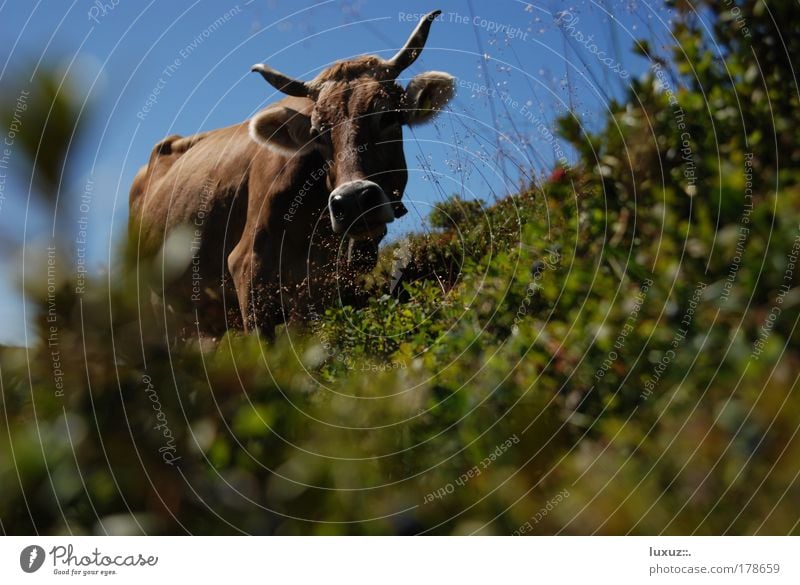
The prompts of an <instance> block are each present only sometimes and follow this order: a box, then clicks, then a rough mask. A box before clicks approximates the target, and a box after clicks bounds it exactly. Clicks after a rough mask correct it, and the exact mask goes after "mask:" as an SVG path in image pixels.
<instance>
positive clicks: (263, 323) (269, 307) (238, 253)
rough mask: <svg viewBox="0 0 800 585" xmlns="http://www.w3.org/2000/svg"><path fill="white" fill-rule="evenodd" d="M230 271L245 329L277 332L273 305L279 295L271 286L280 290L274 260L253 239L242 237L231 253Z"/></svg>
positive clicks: (271, 335)
mask: <svg viewBox="0 0 800 585" xmlns="http://www.w3.org/2000/svg"><path fill="white" fill-rule="evenodd" d="M228 270H229V271H230V273H231V278H232V280H233V285H234V287H235V289H236V296H237V298H238V299H239V308H240V310H241V312H242V325H243V327H244V330H245V331H246V332H251V331H254V330H256V329H258V330H260V331H261V332H262V333H263V334H264V335H265V336H266V337H267V338H269V339H271V338H273V337H274V335H275V325H277V319H276V318H275V310H274V308H275V307H274V304H275V302H274V301H275V299H274V297H275V296H276V295H275V294H273V293H277V290H276V291H271V290H270V288H269V287H270V286H274V287H275V288H276V289H277V284H276V282H275V275H274V274H273V271H272V262H270V261H269V259H268V258H265V257H264V255H263V254H262V253H260V252H259V251H258V250H257V249H254V247H253V242H252V239H250V238H242V239H241V240H240V241H239V243H238V244H237V245H236V247H235V248H234V249H233V251H232V252H231V253H230V254H229V255H228Z"/></svg>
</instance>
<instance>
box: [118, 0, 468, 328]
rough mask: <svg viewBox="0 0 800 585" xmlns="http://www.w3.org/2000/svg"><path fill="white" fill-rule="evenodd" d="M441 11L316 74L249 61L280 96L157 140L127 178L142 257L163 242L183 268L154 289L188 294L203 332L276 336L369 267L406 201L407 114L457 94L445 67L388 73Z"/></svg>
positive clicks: (418, 47) (411, 120)
mask: <svg viewBox="0 0 800 585" xmlns="http://www.w3.org/2000/svg"><path fill="white" fill-rule="evenodd" d="M440 13H441V11H438V10H437V11H434V12H431V13H430V14H428V15H427V16H425V17H423V18H422V19H420V21H419V23H418V24H417V26H416V28H415V29H414V31H413V32H412V34H411V36H410V37H409V38H408V40H407V41H406V43H405V45H404V46H403V47H402V48H401V49H400V50H399V51H398V52H397V54H395V55H394V56H393V57H392V58H391V59H388V60H386V59H383V58H380V57H377V56H360V57H356V58H352V59H348V60H344V61H338V62H336V63H334V64H333V65H331V66H329V67H327V68H326V69H324V70H323V71H322V72H321V73H320V74H319V75H317V76H316V77H315V78H314V79H312V80H311V81H300V80H297V79H293V78H290V77H288V76H286V75H284V74H282V73H280V72H278V71H276V70H275V69H272V68H271V67H269V66H268V65H265V64H258V65H254V66H253V67H252V71H254V72H257V73H259V74H260V75H261V76H262V77H263V78H264V79H265V80H266V81H267V83H269V84H270V85H271V86H273V87H274V88H275V89H277V90H279V91H280V92H282V93H283V94H286V97H284V98H283V99H281V100H280V101H278V102H276V103H273V104H272V105H269V106H267V107H266V108H265V109H263V110H261V111H259V112H258V113H257V114H256V115H254V116H253V117H252V118H251V119H249V120H247V121H245V122H242V123H240V124H236V125H234V126H230V127H227V128H222V129H217V130H212V131H209V132H203V133H200V134H195V135H193V136H187V137H181V136H177V135H175V136H169V137H167V138H165V139H163V140H161V141H160V142H159V143H158V144H156V146H155V147H154V148H153V150H152V153H151V155H150V159H149V162H148V163H147V165H146V166H144V167H142V168H141V169H140V170H139V172H138V173H137V175H136V177H135V179H134V181H133V184H132V186H131V191H130V224H129V233H130V235H131V238H130V239H131V243H132V245H133V247H134V249H135V252H136V254H137V258H143V257H148V256H151V257H152V256H155V257H158V256H157V254H158V253H159V252H160V253H162V254H163V256H162V257H161V258H162V263H164V264H165V265H166V264H169V262H168V259H165V258H166V255H167V254H172V255H173V256H175V249H176V247H177V248H178V249H179V252H181V251H182V253H183V256H182V257H183V258H184V260H183V262H184V264H183V265H182V267H183V268H182V271H180V277H178V278H176V279H174V281H173V280H170V279H169V278H168V277H167V276H165V277H164V278H163V279H162V280H161V282H160V283H159V285H160V286H161V288H162V290H161V291H160V296H164V295H167V293H170V298H171V299H172V301H173V302H174V301H175V299H176V298H178V299H182V300H183V301H191V302H190V303H187V304H186V308H193V309H194V311H189V313H190V314H192V317H193V319H192V320H193V321H195V324H196V325H197V328H198V331H200V332H203V333H206V334H209V335H218V334H221V333H222V332H224V331H225V330H226V329H228V328H230V327H237V328H242V329H244V330H245V331H254V330H257V331H263V332H265V334H266V335H268V336H269V335H272V334H273V333H274V329H275V326H276V325H278V324H281V323H283V322H286V321H287V319H291V318H300V319H302V317H303V316H304V315H305V316H308V315H311V314H313V313H314V312H319V311H321V310H323V309H324V308H325V306H326V304H327V303H330V302H332V301H333V300H335V299H336V296H337V294H339V292H340V291H339V289H340V287H341V286H342V283H343V282H353V281H354V279H356V278H357V276H358V275H360V274H363V273H365V272H368V271H370V270H372V269H373V268H374V266H375V264H376V262H377V257H378V245H379V243H380V241H381V240H382V238H383V237H384V236H385V235H386V233H387V224H389V223H391V222H392V221H393V220H394V219H397V218H399V217H401V216H403V215H404V214H405V213H406V212H407V209H406V208H405V206H404V205H403V203H402V201H401V200H402V197H403V193H404V190H405V187H406V182H407V179H408V171H407V168H406V162H405V157H404V154H403V131H402V127H403V126H404V125H405V126H414V125H416V124H421V123H424V122H427V121H429V120H431V119H433V118H434V117H435V116H436V115H437V114H438V113H439V112H440V111H441V110H442V109H443V107H444V106H445V105H446V104H447V102H448V101H449V100H450V99H451V98H452V97H453V95H454V87H455V84H454V78H453V77H452V76H451V75H449V74H447V73H444V72H441V71H429V72H425V73H420V74H418V75H416V76H415V77H413V78H411V79H410V81H408V83H407V85H406V86H405V87H402V86H401V85H400V84H399V83H398V81H397V80H398V77H399V76H400V74H401V73H402V72H403V71H404V70H405V69H406V68H408V67H409V66H410V65H411V64H412V63H414V61H415V60H416V59H417V57H419V54H420V52H421V51H422V49H423V47H424V45H425V42H426V40H427V37H428V33H429V31H430V28H431V24H432V22H433V20H434V19H435V18H436V17H437V16H438V15H439V14H440ZM178 233H181V234H183V237H182V238H179V237H177V236H176V234H178ZM187 249H188V252H187ZM177 256H178V257H181V253H178V254H177ZM173 264H174V262H173Z"/></svg>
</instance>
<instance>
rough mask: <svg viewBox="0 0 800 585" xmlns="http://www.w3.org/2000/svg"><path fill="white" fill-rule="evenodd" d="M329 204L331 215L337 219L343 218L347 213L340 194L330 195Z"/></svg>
mask: <svg viewBox="0 0 800 585" xmlns="http://www.w3.org/2000/svg"><path fill="white" fill-rule="evenodd" d="M330 205H331V213H332V214H333V217H335V218H336V219H338V220H344V219H345V216H346V215H347V210H346V209H345V208H346V205H345V201H344V198H343V197H342V196H341V195H335V196H333V197H331V201H330Z"/></svg>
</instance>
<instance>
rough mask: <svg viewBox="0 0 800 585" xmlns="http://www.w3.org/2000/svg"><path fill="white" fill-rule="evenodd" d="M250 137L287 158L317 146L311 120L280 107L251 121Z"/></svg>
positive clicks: (267, 111) (266, 111) (265, 111)
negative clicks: (313, 137) (312, 134)
mask: <svg viewBox="0 0 800 585" xmlns="http://www.w3.org/2000/svg"><path fill="white" fill-rule="evenodd" d="M250 137H251V138H252V139H253V140H255V141H256V142H258V143H259V144H262V145H264V146H266V147H267V148H269V149H270V150H274V151H275V152H278V153H280V154H283V155H285V156H292V155H294V154H302V153H304V152H308V151H310V150H313V148H314V144H315V143H314V141H313V140H312V138H311V120H310V118H309V117H308V116H306V115H305V114H301V113H300V112H298V111H297V110H293V109H291V108H284V107H280V106H278V107H274V108H269V109H267V110H264V111H263V112H259V113H258V114H256V115H255V116H254V117H253V119H252V120H250Z"/></svg>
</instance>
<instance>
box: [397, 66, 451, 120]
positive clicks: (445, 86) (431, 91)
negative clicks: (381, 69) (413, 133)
mask: <svg viewBox="0 0 800 585" xmlns="http://www.w3.org/2000/svg"><path fill="white" fill-rule="evenodd" d="M454 94H455V79H454V78H453V76H452V75H450V74H449V73H444V72H442V71H426V72H425V73H420V74H419V75H417V76H415V77H414V78H413V79H411V81H409V82H408V87H406V108H405V109H406V116H405V122H406V124H408V125H409V126H413V125H414V124H421V123H423V122H428V121H429V120H431V119H433V118H434V117H435V116H436V114H438V113H439V112H440V111H441V109H442V108H443V107H444V106H445V104H447V102H449V101H450V100H451V99H452V97H453V95H454Z"/></svg>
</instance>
